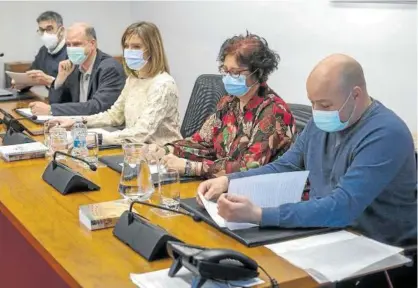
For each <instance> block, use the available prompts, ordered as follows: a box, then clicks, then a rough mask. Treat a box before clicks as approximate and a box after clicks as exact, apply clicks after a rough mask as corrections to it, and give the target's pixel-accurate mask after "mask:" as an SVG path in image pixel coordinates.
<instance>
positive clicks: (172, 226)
mask: <svg viewBox="0 0 418 288" xmlns="http://www.w3.org/2000/svg"><path fill="white" fill-rule="evenodd" d="M27 103H28V101H20V102H19V103H16V102H6V103H1V104H0V107H1V108H3V109H5V110H6V111H8V112H10V113H11V114H12V115H13V116H16V117H19V116H18V115H17V114H15V113H14V112H13V109H14V108H16V107H17V106H18V105H19V106H25V105H27ZM21 123H22V124H24V125H25V126H26V127H27V128H29V129H34V130H39V129H42V126H41V125H37V124H34V123H32V122H31V121H29V120H23V121H21ZM0 132H1V131H0ZM35 138H36V139H39V140H42V139H43V137H42V136H38V137H35ZM120 153H121V150H118V149H115V150H105V151H101V152H100V154H101V155H111V154H120ZM69 162H70V161H69ZM47 163H48V162H47V160H46V159H32V160H25V161H17V162H11V163H7V162H4V161H3V160H0V213H3V214H4V215H5V216H6V217H7V219H8V220H9V221H10V222H11V223H12V224H13V225H14V226H15V228H16V229H17V230H18V231H19V232H20V233H21V234H22V236H23V237H24V238H25V239H26V240H27V241H28V242H29V243H30V245H31V246H32V247H33V248H34V249H36V251H37V252H38V253H39V254H40V255H41V256H42V257H43V259H44V260H45V261H47V263H48V264H49V265H50V266H51V267H52V268H53V269H54V271H55V272H56V273H57V274H58V275H59V276H60V277H61V278H62V279H64V281H65V282H66V284H67V285H68V286H70V287H135V286H134V284H133V283H132V282H131V280H130V278H129V275H130V273H143V272H149V271H154V270H159V269H164V268H168V267H170V265H171V260H170V259H164V260H159V261H155V262H147V261H146V260H145V259H143V258H141V257H140V256H139V255H138V254H136V253H135V252H134V251H132V250H131V249H130V248H129V247H128V246H126V245H125V244H123V243H122V242H120V241H119V240H118V239H116V238H115V237H114V236H113V234H112V230H113V229H112V228H108V229H103V230H97V231H89V230H88V229H86V228H85V227H84V226H83V225H82V224H81V223H80V222H79V216H78V211H79V206H80V205H85V204H91V203H98V202H104V201H111V200H116V199H120V198H121V196H120V194H119V193H118V183H119V177H120V175H119V174H118V173H116V172H114V171H113V170H111V169H110V168H108V167H102V168H99V169H98V170H97V171H96V172H92V171H88V170H86V169H85V168H83V167H80V166H77V165H72V164H74V163H72V164H70V165H71V166H72V167H74V168H75V169H76V170H77V171H78V172H80V173H82V174H83V175H84V176H86V177H87V178H89V179H90V180H92V181H93V182H94V183H96V184H98V185H99V186H100V187H101V190H100V191H97V192H85V193H74V194H69V195H66V196H63V195H61V194H60V193H58V192H57V191H56V190H55V189H54V188H52V187H51V186H49V185H48V184H47V183H45V182H44V181H43V180H42V178H41V175H42V173H43V171H44V169H45V168H46V166H47ZM198 184H199V183H198V182H189V183H184V184H181V198H189V197H194V196H195V192H196V189H197V186H198ZM157 196H158V195H157V193H154V195H153V197H152V200H151V201H158V200H157V199H158V197H157ZM136 210H137V211H138V212H139V213H140V214H141V215H143V216H145V217H146V218H148V219H150V220H151V222H153V223H154V224H157V225H159V226H161V227H163V228H165V229H166V230H167V231H168V232H169V233H170V234H172V235H174V236H175V237H177V238H179V239H180V240H182V241H185V242H187V243H189V244H194V245H199V246H203V247H212V248H215V247H216V248H231V249H235V250H238V251H240V252H242V253H244V254H246V255H248V256H249V257H251V258H253V259H254V260H256V261H257V262H258V264H259V265H261V266H263V268H265V269H266V270H267V271H268V273H270V274H271V276H273V277H274V278H276V280H277V281H278V282H279V284H280V287H284V288H286V287H294V288H300V287H307V288H309V287H316V286H318V285H317V284H316V282H315V281H314V280H313V279H312V278H311V277H310V276H309V275H308V274H306V273H305V272H304V271H302V270H300V269H298V268H296V267H294V266H292V265H291V264H290V263H288V262H287V261H285V260H284V259H282V258H280V257H278V256H276V255H275V254H274V253H272V252H271V251H270V250H268V249H267V248H264V247H257V248H247V247H245V246H244V245H242V244H240V243H238V242H237V241H236V240H234V239H233V238H230V237H229V236H227V235H225V234H223V233H221V232H219V231H218V230H216V229H215V228H213V227H211V226H210V225H208V224H206V223H203V222H199V223H196V222H194V221H193V220H192V219H190V218H189V217H186V216H182V215H180V216H171V217H161V216H160V215H159V214H158V213H155V212H154V211H153V210H152V209H150V208H148V207H138V206H136ZM138 237H140V236H138ZM10 249H13V248H12V247H11V248H10ZM260 277H261V278H262V279H263V280H265V281H266V283H265V284H264V285H262V287H268V286H269V282H268V281H267V277H266V276H265V275H264V274H263V273H261V272H260ZM0 281H1V280H0ZM0 286H1V285H0Z"/></svg>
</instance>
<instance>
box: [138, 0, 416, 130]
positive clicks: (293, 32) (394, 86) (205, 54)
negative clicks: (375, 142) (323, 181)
mask: <svg viewBox="0 0 418 288" xmlns="http://www.w3.org/2000/svg"><path fill="white" fill-rule="evenodd" d="M131 19H132V21H138V20H148V21H153V22H154V23H156V24H157V25H158V26H159V28H160V29H161V32H162V34H163V38H164V42H165V46H166V50H167V54H168V58H169V62H170V66H171V70H172V74H173V76H174V77H175V79H176V80H177V84H178V86H179V88H180V90H181V91H180V92H181V107H180V108H181V112H182V114H183V113H184V111H185V109H186V107H187V103H188V100H189V96H190V93H191V90H192V87H193V84H194V80H195V79H196V77H197V76H198V75H199V74H203V73H217V63H216V56H217V52H218V50H219V47H220V45H221V44H222V42H223V41H224V40H225V39H226V38H227V37H230V36H232V35H234V34H238V33H244V32H245V30H246V29H248V30H249V31H251V32H253V33H257V34H259V35H261V36H263V37H265V38H266V39H267V41H269V44H270V46H271V47H272V48H274V49H275V50H276V51H278V52H279V54H280V56H281V57H282V62H281V64H280V66H279V70H278V71H277V72H276V73H275V74H274V75H272V77H271V79H270V81H269V84H270V86H271V87H273V88H274V90H276V91H277V92H278V93H279V94H280V95H281V96H282V97H283V98H284V99H285V100H286V101H287V102H293V103H295V102H296V103H308V101H307V98H306V90H305V80H306V77H307V75H308V74H309V72H310V71H311V69H312V68H313V66H314V65H315V64H316V63H317V62H318V61H319V60H320V59H322V58H323V57H325V56H327V55H328V54H331V53H335V52H339V53H347V54H349V55H351V56H353V57H354V58H356V59H357V60H358V61H359V62H360V63H361V64H362V65H363V68H364V70H365V74H366V79H367V82H368V88H369V93H370V94H371V95H372V96H373V97H375V98H376V99H378V100H380V101H382V102H383V103H384V104H385V105H387V106H388V107H389V108H391V109H393V110H395V111H396V112H397V113H398V114H399V115H400V116H401V117H402V118H403V119H404V120H405V121H406V122H407V124H408V126H409V127H410V129H411V130H414V131H416V128H417V120H416V119H417V118H416V117H417V111H416V110H417V108H416V107H417V100H416V97H417V27H416V6H415V5H396V4H346V5H343V4H339V5H336V4H330V3H329V1H328V0H304V1H275V2H264V1H252V2H248V1H246V2H243V1H228V2H225V1H221V2H215V1H211V2H133V3H132V9H131Z"/></svg>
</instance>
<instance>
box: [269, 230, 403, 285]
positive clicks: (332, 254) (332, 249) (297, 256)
mask: <svg viewBox="0 0 418 288" xmlns="http://www.w3.org/2000/svg"><path fill="white" fill-rule="evenodd" d="M266 247H267V248H268V249H270V250H271V251H273V252H274V253H275V254H277V255H279V256H281V257H283V258H284V259H286V260H287V261H289V262H290V263H292V264H293V265H295V266H297V267H299V268H301V269H303V270H305V271H306V272H307V273H309V274H310V275H311V276H312V277H313V278H314V279H315V280H316V281H317V282H318V283H320V284H323V283H328V282H336V281H341V280H344V279H348V278H353V277H356V276H361V275H365V274H368V273H372V272H377V271H382V270H386V269H389V268H392V267H397V266H399V265H402V264H405V263H408V262H409V261H410V260H409V259H408V258H406V257H405V256H402V255H400V254H399V253H400V252H402V250H403V249H401V248H398V247H393V246H389V245H385V244H382V243H380V242H377V241H374V240H372V239H369V238H366V237H364V236H359V235H356V234H353V233H350V232H346V231H339V232H332V233H327V234H322V235H316V236H311V237H307V238H303V239H296V240H291V241H286V242H282V243H277V244H271V245H267V246H266Z"/></svg>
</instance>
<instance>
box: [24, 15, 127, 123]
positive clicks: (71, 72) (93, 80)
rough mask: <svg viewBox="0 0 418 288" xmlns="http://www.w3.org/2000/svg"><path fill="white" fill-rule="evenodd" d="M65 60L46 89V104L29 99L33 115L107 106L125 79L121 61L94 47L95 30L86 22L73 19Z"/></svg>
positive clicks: (81, 112)
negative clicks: (47, 90)
mask: <svg viewBox="0 0 418 288" xmlns="http://www.w3.org/2000/svg"><path fill="white" fill-rule="evenodd" d="M66 46H67V47H66V49H67V54H68V60H64V61H61V62H60V63H59V72H58V75H57V77H56V79H55V80H54V81H53V83H52V85H51V89H50V91H49V104H46V103H43V102H39V101H38V102H32V103H30V104H29V107H30V108H31V110H32V113H33V114H34V115H53V116H69V115H92V114H97V113H100V112H104V111H106V110H107V109H109V108H110V107H111V106H112V105H113V103H115V101H116V100H117V99H118V97H119V95H120V93H121V91H122V89H123V86H124V83H125V73H124V71H123V67H122V65H121V64H120V63H119V62H118V61H117V60H116V59H115V58H113V57H112V56H110V55H108V54H106V53H104V52H102V51H101V50H100V49H97V36H96V31H95V30H94V28H93V27H92V26H90V25H89V24H87V23H75V24H73V25H72V26H71V27H69V28H68V31H67V37H66Z"/></svg>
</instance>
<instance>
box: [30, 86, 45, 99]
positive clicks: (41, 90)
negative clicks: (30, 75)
mask: <svg viewBox="0 0 418 288" xmlns="http://www.w3.org/2000/svg"><path fill="white" fill-rule="evenodd" d="M29 90H30V91H31V92H32V93H33V94H35V95H37V96H39V97H41V98H47V97H48V95H49V91H48V89H46V87H45V86H39V85H38V86H32V87H30V89H29Z"/></svg>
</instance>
